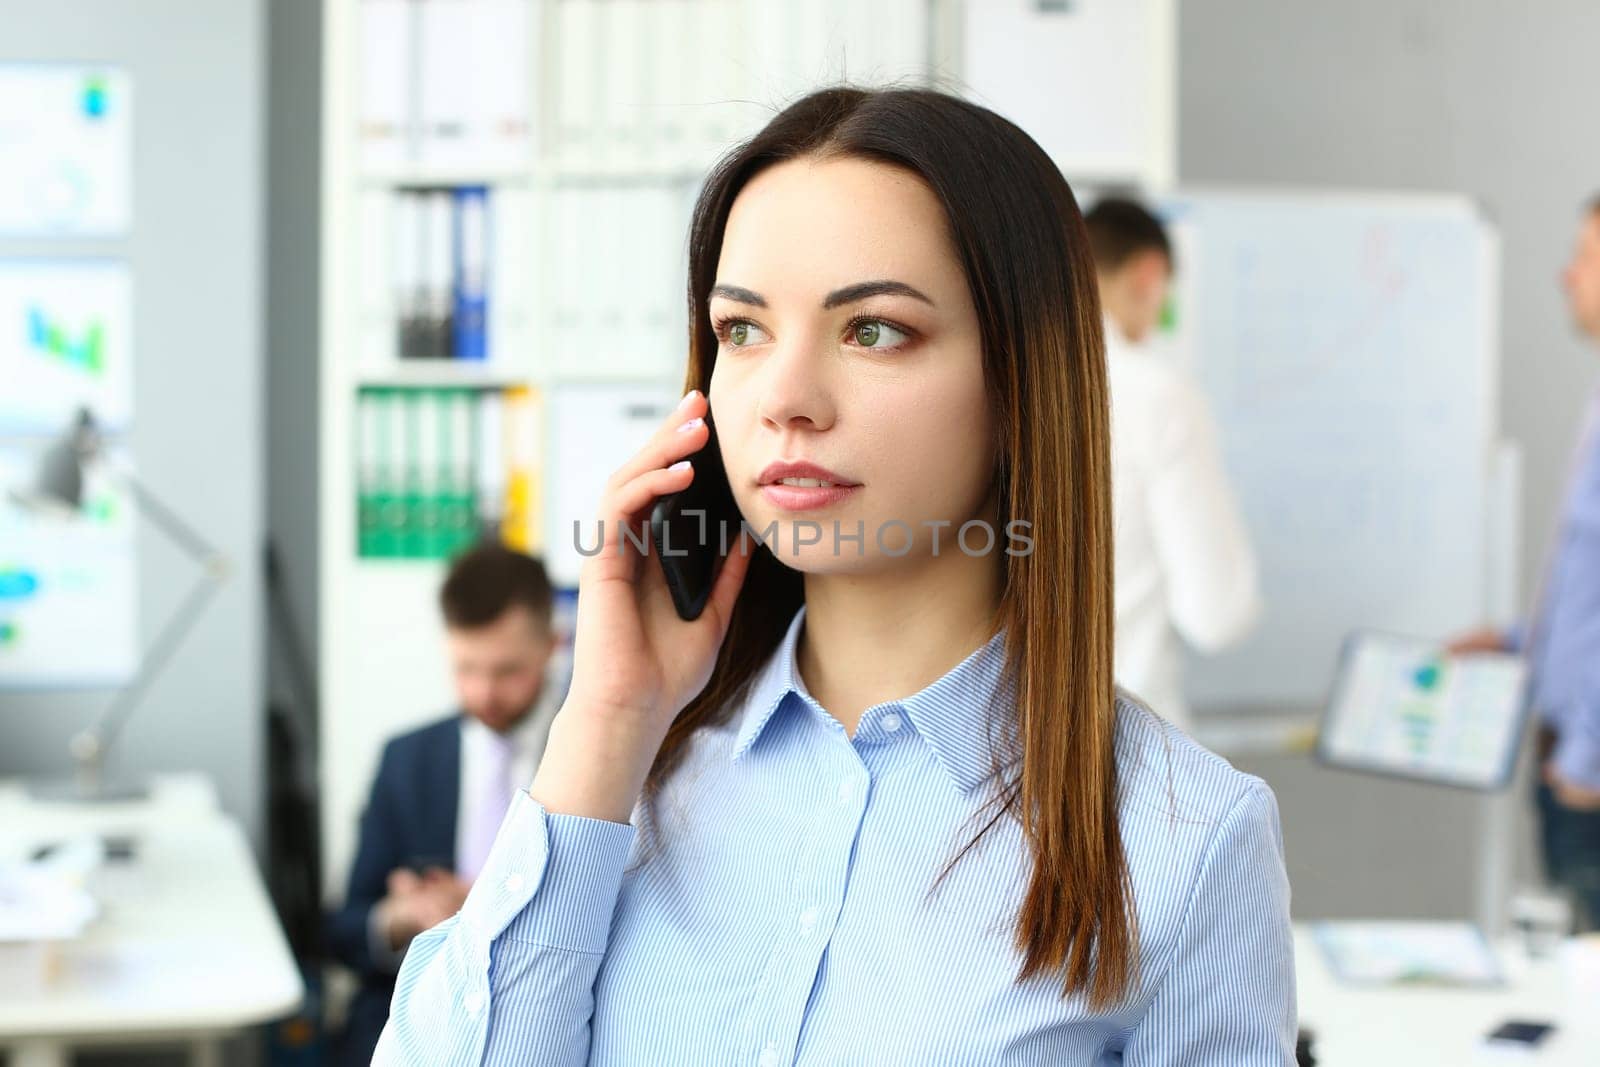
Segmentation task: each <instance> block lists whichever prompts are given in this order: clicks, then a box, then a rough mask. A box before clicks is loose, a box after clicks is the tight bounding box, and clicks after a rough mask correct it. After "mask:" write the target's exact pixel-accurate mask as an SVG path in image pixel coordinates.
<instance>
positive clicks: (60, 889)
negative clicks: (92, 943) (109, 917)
mask: <svg viewBox="0 0 1600 1067" xmlns="http://www.w3.org/2000/svg"><path fill="white" fill-rule="evenodd" d="M104 854H105V849H104V845H103V844H102V843H101V842H100V840H99V838H83V839H78V840H73V841H70V842H66V843H64V844H63V845H62V846H60V847H58V848H54V849H52V850H51V851H50V852H49V854H48V855H46V856H45V857H43V858H41V859H37V860H30V861H26V862H23V861H12V862H0V944H5V943H17V942H35V941H61V940H65V939H67V938H73V937H77V936H78V935H79V934H81V933H82V932H83V930H84V928H85V927H87V926H88V925H89V923H90V922H91V921H92V920H93V919H94V917H95V916H96V915H98V914H99V911H100V907H99V904H98V903H97V902H96V901H95V899H94V897H93V896H91V895H90V893H89V892H88V890H87V889H85V888H84V883H85V882H86V880H87V878H88V876H89V874H90V873H91V872H92V871H93V870H94V869H95V868H96V867H98V866H99V864H100V862H101V860H102V859H103V857H104Z"/></svg>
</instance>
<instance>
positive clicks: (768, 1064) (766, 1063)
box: [756, 1045, 778, 1067]
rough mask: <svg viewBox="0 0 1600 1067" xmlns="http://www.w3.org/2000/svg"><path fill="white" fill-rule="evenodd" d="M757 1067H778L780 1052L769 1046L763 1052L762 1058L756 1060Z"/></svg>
mask: <svg viewBox="0 0 1600 1067" xmlns="http://www.w3.org/2000/svg"><path fill="white" fill-rule="evenodd" d="M756 1065H757V1067H778V1050H777V1049H776V1048H774V1047H773V1046H772V1045H768V1046H767V1047H766V1048H764V1049H762V1050H761V1056H760V1057H759V1058H758V1059H757V1060H756Z"/></svg>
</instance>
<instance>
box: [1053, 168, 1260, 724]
mask: <svg viewBox="0 0 1600 1067" xmlns="http://www.w3.org/2000/svg"><path fill="white" fill-rule="evenodd" d="M1084 220H1085V222H1086V223H1087V225H1088V229H1089V243H1090V246H1091V247H1092V249H1093V251H1094V257H1095V266H1096V269H1097V270H1098V272H1099V276H1100V301H1101V306H1102V308H1103V310H1104V312H1105V333H1106V364H1107V371H1108V381H1109V387H1110V393H1111V466H1112V518H1113V523H1114V549H1115V553H1116V574H1115V590H1116V592H1115V599H1116V662H1115V670H1116V677H1117V682H1118V684H1119V685H1121V686H1122V687H1123V688H1125V689H1127V690H1128V691H1130V692H1131V693H1133V694H1134V695H1135V696H1137V697H1139V698H1140V699H1141V700H1143V701H1144V702H1145V703H1146V704H1148V705H1150V707H1151V708H1152V709H1153V710H1155V711H1156V712H1157V713H1159V714H1161V715H1163V716H1165V717H1166V718H1167V719H1169V720H1170V721H1172V722H1174V723H1176V724H1177V725H1178V726H1181V727H1183V728H1184V729H1188V728H1189V727H1190V720H1189V705H1188V702H1187V701H1186V700H1185V699H1184V693H1183V678H1182V673H1183V649H1182V647H1181V644H1180V640H1181V641H1182V642H1184V643H1187V644H1188V645H1189V646H1190V647H1191V648H1193V649H1195V650H1197V651H1199V652H1202V653H1215V652H1218V651H1221V650H1222V649H1224V648H1226V647H1228V646H1229V645H1231V644H1233V643H1235V642H1237V641H1238V640H1240V639H1241V638H1242V637H1244V636H1245V634H1246V633H1248V632H1249V630H1250V628H1251V627H1252V626H1253V625H1254V624H1255V622H1256V620H1257V618H1258V617H1259V615H1260V612H1261V601H1260V594H1259V590H1258V585H1257V574H1256V561H1255V554H1254V551H1253V550H1252V548H1251V546H1250V538H1249V533H1248V531H1247V530H1246V529H1245V525H1244V521H1243V519H1242V518H1241V516H1240V514H1239V509H1238V505H1237V502H1236V500H1235V497H1234V493H1233V490H1232V488H1231V486H1230V485H1229V482H1228V477H1227V472H1226V470H1225V469H1224V467H1223V462H1222V451H1221V447H1220V444H1219V442H1218V437H1217V429H1216V425H1215V422H1214V420H1213V419H1212V416H1211V410H1210V407H1209V405H1208V404H1207V403H1206V399H1205V396H1204V395H1203V394H1202V393H1201V392H1200V389H1199V387H1198V386H1197V385H1196V384H1195V383H1194V382H1193V381H1192V380H1191V379H1190V378H1189V377H1188V376H1187V375H1185V374H1184V373H1183V372H1182V371H1181V370H1180V369H1179V368H1178V367H1177V366H1176V365H1175V364H1173V363H1172V362H1170V361H1168V360H1165V359H1163V358H1162V357H1161V356H1160V355H1158V354H1156V353H1154V352H1152V351H1150V348H1149V342H1150V340H1151V338H1152V335H1153V334H1154V333H1155V330H1156V326H1157V323H1158V322H1159V321H1160V317H1161V310H1162V308H1163V306H1164V305H1165V303H1166V300H1167V291H1168V287H1169V285H1170V284H1171V280H1172V271H1173V266H1174V264H1173V255H1172V245H1171V242H1170V241H1169V240H1168V237H1167V234H1166V232H1165V230H1164V229H1163V228H1162V225H1161V223H1160V221H1159V220H1158V219H1156V217H1155V216H1154V215H1152V214H1151V213H1150V212H1149V211H1148V210H1146V209H1145V208H1144V207H1142V206H1140V205H1139V204H1137V203H1135V202H1133V201H1131V200H1125V199H1120V198H1112V199H1106V200H1103V201H1101V202H1100V203H1098V204H1096V205H1095V207H1094V209H1093V210H1091V211H1090V212H1089V213H1088V214H1087V215H1086V216H1085V217H1084Z"/></svg>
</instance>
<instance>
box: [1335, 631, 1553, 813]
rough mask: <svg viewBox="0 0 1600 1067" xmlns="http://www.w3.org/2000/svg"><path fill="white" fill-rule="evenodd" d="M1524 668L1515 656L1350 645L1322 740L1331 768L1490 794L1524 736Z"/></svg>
mask: <svg viewBox="0 0 1600 1067" xmlns="http://www.w3.org/2000/svg"><path fill="white" fill-rule="evenodd" d="M1525 678H1526V669H1525V667H1524V665H1523V662H1522V660H1521V659H1520V658H1518V657H1516V656H1509V655H1475V656H1449V655H1446V654H1445V653H1444V652H1443V651H1442V650H1441V649H1440V648H1439V646H1438V645H1437V644H1435V643H1434V642H1431V641H1427V640H1422V639H1418V638H1408V637H1398V636H1393V635H1388V634H1378V633H1359V634H1356V635H1354V636H1352V637H1351V638H1350V639H1349V641H1348V642H1347V643H1346V646H1345V652H1344V656H1343V658H1342V660H1341V663H1340V668H1339V676H1338V679H1337V681H1336V683H1335V685H1334V691H1333V697H1332V699H1331V700H1330V701H1329V704H1328V708H1327V712H1326V716H1325V718H1324V720H1323V725H1322V732H1321V736H1320V738H1319V740H1318V750H1317V751H1318V755H1319V757H1320V758H1321V759H1322V760H1323V762H1325V763H1330V764H1336V765H1339V766H1346V767H1353V768H1356V769H1361V770H1371V771H1379V772H1384V773H1389V774H1398V775H1403V776H1405V777H1410V778H1421V779H1426V780H1429V781H1436V782H1442V783H1446V784H1449V785H1458V786H1466V787H1470V788H1476V789H1489V788H1494V787H1497V786H1499V785H1501V784H1503V783H1504V782H1505V780H1506V778H1507V777H1508V776H1509V774H1510V770H1511V767H1512V764H1513V763H1514V762H1515V758H1516V747H1517V741H1518V738H1519V737H1520V735H1521V723H1522V708H1523V683H1524V681H1525Z"/></svg>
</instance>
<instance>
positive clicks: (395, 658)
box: [317, 0, 959, 898]
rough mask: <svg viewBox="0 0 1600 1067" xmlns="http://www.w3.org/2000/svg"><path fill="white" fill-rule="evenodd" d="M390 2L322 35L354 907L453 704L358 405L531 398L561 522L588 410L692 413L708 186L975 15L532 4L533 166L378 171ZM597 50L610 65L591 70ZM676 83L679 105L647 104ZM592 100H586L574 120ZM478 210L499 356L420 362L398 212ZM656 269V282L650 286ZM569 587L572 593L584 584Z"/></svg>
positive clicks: (333, 876) (329, 564) (332, 545)
mask: <svg viewBox="0 0 1600 1067" xmlns="http://www.w3.org/2000/svg"><path fill="white" fill-rule="evenodd" d="M382 2H384V0H329V2H328V3H327V4H326V5H325V11H324V20H325V21H324V42H325V52H324V93H325V100H324V114H323V122H324V128H323V132H322V137H323V188H322V242H321V243H322V255H321V288H322V309H323V312H322V314H323V319H322V326H321V330H322V336H321V353H320V360H319V366H320V383H319V384H320V397H321V399H320V408H321V410H320V413H319V414H320V427H321V442H322V444H321V452H322V459H321V463H320V469H319V471H318V474H317V477H318V478H319V510H320V519H319V523H320V530H319V546H320V557H321V560H320V562H321V568H320V574H321V604H320V612H321V616H320V622H321V652H322V656H321V662H322V674H323V694H322V708H323V713H322V714H323V721H322V724H321V736H320V752H321V779H322V785H323V799H324V802H323V832H324V843H325V844H324V849H325V853H324V854H325V858H326V863H325V869H326V871H327V879H326V884H325V890H326V892H327V893H328V895H329V896H330V898H332V897H337V896H338V894H340V893H341V892H342V886H343V880H344V877H345V872H346V870H347V868H348V863H349V859H350V857H351V855H352V853H353V849H354V844H355V832H356V825H357V820H358V817H359V814H360V811H361V808H362V806H363V804H364V803H365V797H366V790H367V789H368V787H369V784H370V781H371V775H372V773H373V770H374V768H375V766H376V760H377V757H378V755H379V753H380V752H381V750H382V745H383V742H384V741H385V740H386V739H387V738H389V737H391V736H393V735H395V734H396V733H399V732H401V731H403V730H405V729H408V728H410V727H412V726H414V725H416V724H419V723H420V722H423V721H427V720H428V719H431V718H433V717H436V716H438V715H440V714H443V713H444V712H445V711H446V709H448V708H449V707H450V706H451V703H452V697H451V692H450V686H449V679H448V677H447V675H446V668H445V663H444V657H443V651H442V640H443V631H442V627H441V624H440V622H439V621H438V618H437V612H436V609H435V606H434V605H435V603H436V596H437V588H438V583H439V581H440V579H441V578H442V574H443V570H444V567H445V563H444V562H443V561H442V560H431V559H402V558H395V559H371V558H362V557H360V556H359V555H358V554H357V537H358V531H357V515H356V512H357V508H356V497H357V488H358V487H357V471H356V466H355V464H356V459H355V457H356V452H357V448H358V444H359V434H360V425H359V422H358V419H357V417H356V401H357V397H358V394H359V393H360V392H361V391H362V390H364V389H409V388H417V389H452V390H453V389H468V390H504V389H515V388H526V389H531V390H534V391H535V393H534V395H535V396H536V397H537V398H538V400H539V401H540V402H541V415H540V418H539V424H540V429H539V430H538V432H537V436H538V439H539V440H538V444H539V451H540V454H541V457H542V472H541V473H542V477H540V478H539V479H538V481H537V484H538V487H539V491H540V492H541V494H542V496H543V498H544V499H542V500H541V501H540V503H541V504H544V505H548V499H549V496H550V494H551V493H552V492H553V491H554V487H556V485H557V483H558V480H559V479H560V478H561V477H562V476H563V473H564V472H571V471H573V470H583V469H587V466H586V465H592V464H593V462H594V460H593V457H592V456H591V455H590V454H589V452H590V449H589V448H588V447H587V443H585V442H583V441H573V440H571V439H570V437H568V439H562V438H563V435H565V434H570V432H571V428H570V427H571V424H572V423H573V422H574V421H578V422H581V421H582V410H583V403H585V402H588V401H587V400H586V399H585V396H586V395H587V394H585V391H588V393H590V394H594V395H595V396H599V395H605V396H611V395H613V393H612V392H611V391H616V390H624V391H626V393H627V395H629V396H635V397H646V398H647V397H654V398H657V399H658V401H659V403H661V404H666V405H670V404H671V403H674V402H675V401H676V399H677V395H678V391H679V386H680V384H681V381H682V373H683V366H682V360H683V351H684V348H685V345H686V336H687V323H686V322H685V321H684V320H683V311H682V305H683V300H682V292H683V285H684V269H685V266H686V263H685V260H686V256H685V248H686V237H687V225H688V218H689V213H690V210H691V208H692V204H693V197H694V195H695V194H696V193H697V192H698V189H699V185H700V182H701V180H702V178H703V176H704V174H705V172H706V170H707V168H708V167H709V166H710V164H711V163H713V162H714V161H715V160H716V158H717V157H718V156H719V155H721V153H722V152H723V151H725V150H726V149H727V148H728V147H730V146H731V145H732V144H734V143H735V142H736V141H737V140H739V139H741V138H742V137H744V136H748V135H749V134H750V133H752V132H754V130H756V129H757V128H759V126H760V124H761V122H762V121H764V119H765V117H767V116H768V115H770V114H771V108H775V107H777V106H781V104H782V103H783V102H786V101H787V100H789V99H792V98H793V97H795V96H797V95H800V94H801V93H802V92H804V91H805V90H806V89H808V88H809V87H811V86H813V85H818V84H825V83H828V82H832V81H837V80H839V79H840V78H841V77H848V78H850V79H851V80H856V81H862V82H868V83H878V82H883V81H889V80H909V81H912V82H915V83H925V82H926V81H927V80H928V75H929V73H930V72H934V71H937V72H938V73H939V74H940V75H941V76H943V75H949V74H951V73H952V72H953V70H954V66H955V64H954V56H955V47H954V39H953V34H954V32H955V30H956V28H957V26H958V23H959V11H958V10H957V8H958V5H957V4H956V2H955V0H849V2H846V0H487V2H488V3H490V4H500V5H502V6H504V5H506V4H508V3H517V2H520V3H521V6H522V7H523V9H524V11H525V12H526V14H527V16H528V17H527V18H526V28H527V29H526V32H527V36H526V37H525V38H524V39H523V40H522V41H520V43H518V44H517V45H516V47H517V48H520V49H521V50H523V51H525V52H526V54H527V56H529V57H530V60H531V61H530V63H529V66H530V69H529V70H528V71H527V72H526V78H525V79H523V84H525V87H526V92H527V94H528V97H527V109H526V110H527V113H528V114H529V115H530V116H531V117H532V125H533V129H532V131H531V134H532V136H531V138H530V141H531V143H530V150H529V152H528V153H527V156H526V159H525V160H524V161H523V162H521V163H520V164H517V165H508V164H507V162H506V161H505V160H504V159H496V160H495V161H493V162H492V163H491V164H486V165H481V166H477V165H463V163H462V161H461V160H459V159H451V160H449V161H448V162H444V163H429V162H416V163H408V162H405V161H397V160H395V159H392V158H391V159H382V160H377V161H373V160H371V159H369V158H364V156H363V152H362V141H361V133H360V129H359V127H360V121H361V117H362V105H363V92H364V91H369V90H367V88H366V86H365V83H364V81H363V75H364V70H363V26H364V18H365V17H366V16H367V15H368V14H369V11H368V8H369V5H372V4H374V3H382ZM390 2H393V0H390ZM412 2H413V5H415V4H418V3H420V5H421V6H423V7H426V6H427V5H430V4H438V3H452V4H457V5H464V4H473V3H484V2H486V0H412ZM391 13H392V12H391ZM586 42H587V43H588V44H590V45H596V46H600V47H598V48H597V49H596V50H595V51H591V52H588V54H584V51H585V50H584V49H583V48H582V47H581V46H583V45H584V44H585V43H586ZM719 57H720V58H719ZM384 60H385V61H388V62H393V61H394V59H393V57H392V56H388V57H384ZM674 72H676V78H677V81H676V82H675V83H674V84H675V86H676V88H675V89H671V91H666V92H660V91H651V90H650V87H649V86H648V85H647V84H645V82H646V81H647V80H648V79H652V78H654V79H657V80H658V81H660V80H662V79H672V78H674V76H675V75H674ZM581 94H587V96H586V97H584V98H583V99H581V100H578V101H577V102H576V103H575V102H574V97H576V96H579V95H581ZM769 103H770V107H769V106H768V104H769ZM458 186H481V187H484V188H487V189H488V190H489V195H490V198H491V212H492V216H491V217H492V218H493V220H494V232H495V245H494V248H493V251H492V252H491V253H490V257H489V274H490V278H491V281H490V296H489V300H490V311H489V316H490V320H491V322H490V327H489V335H490V352H489V356H488V358H487V359H486V360H484V361H483V362H471V361H465V360H402V359H400V358H398V356H397V355H396V354H395V351H394V348H395V344H394V337H395V329H394V325H393V324H394V321H395V312H396V309H395V302H394V300H393V298H392V297H393V290H392V286H391V285H390V276H391V272H392V269H393V268H392V264H393V261H394V249H393V248H392V247H390V241H389V234H388V233H387V231H386V229H385V226H386V224H385V223H384V222H383V221H382V219H383V217H384V212H385V203H386V200H387V198H389V197H390V196H391V195H392V194H393V193H394V192H396V191H398V190H402V189H426V188H441V187H443V188H449V187H458ZM619 214H620V215H621V216H622V220H621V221H619V220H618V219H617V216H618V215H619ZM607 234H609V235H610V237H609V240H611V241H612V244H613V245H614V246H615V247H614V251H613V255H612V259H611V263H612V264H613V266H614V268H615V269H614V270H613V271H611V272H608V274H606V275H604V276H600V275H599V273H598V272H599V268H600V267H602V266H603V265H604V264H605V262H606V260H605V255H604V253H603V252H602V253H599V254H591V255H588V256H587V257H586V258H584V260H583V261H582V262H579V263H578V264H577V265H576V266H574V264H573V262H572V261H571V257H570V256H569V252H570V250H571V249H572V248H573V247H576V246H581V245H583V244H585V243H587V242H591V241H593V240H595V239H596V238H601V239H602V242H601V243H602V244H603V243H604V240H605V239H607V238H606V235H607ZM574 242H577V245H576V246H575V244H574ZM646 261H648V263H649V264H650V268H649V269H648V270H645V269H642V268H641V264H643V263H645V262H646ZM602 281H604V282H605V283H606V284H607V285H608V286H611V287H613V288H618V289H621V290H622V292H623V294H624V301H622V302H619V304H618V305H617V307H616V309H615V310H616V312H617V313H616V314H609V313H608V315H609V317H608V315H600V316H591V320H592V321H586V320H585V319H584V317H583V316H582V315H579V316H578V317H577V319H576V320H574V317H573V314H572V308H570V307H567V306H564V305H563V303H562V301H563V300H565V299H569V298H572V297H573V295H574V293H575V292H577V291H578V288H581V287H582V286H583V285H584V284H585V283H589V284H593V285H595V286H598V285H599V284H600V283H601V282H602ZM646 285H648V286H651V290H650V293H649V294H645V293H642V292H641V293H639V298H640V299H638V300H635V299H634V290H637V289H640V288H642V287H644V286H646ZM575 287H577V288H575ZM663 287H664V288H665V290H666V291H664V292H663V291H661V290H662V289H663ZM634 306H644V307H648V308H653V309H655V310H654V311H653V312H652V313H651V314H649V315H635V316H633V319H632V320H629V318H628V316H627V315H625V314H622V313H621V312H622V311H623V310H624V309H625V308H631V307H634ZM587 310H589V311H593V310H594V309H593V308H592V307H587ZM619 323H629V324H628V325H626V326H622V327H619ZM589 325H593V326H595V327H598V328H599V329H603V330H606V331H616V330H618V329H619V328H620V329H622V332H623V333H624V335H625V342H624V344H623V345H614V346H608V347H610V348H613V349H616V348H621V349H623V350H622V351H620V352H618V351H610V352H602V351H597V348H598V347H599V346H595V345H592V344H591V343H590V342H591V341H592V336H591V334H590V333H586V329H587V327H588V326H589ZM579 394H585V396H580V395H579ZM568 397H576V398H577V399H576V401H575V402H574V404H573V405H572V407H573V413H572V414H571V415H570V416H569V417H566V418H564V417H563V415H562V413H561V411H559V410H557V408H558V405H559V404H560V403H561V402H562V401H563V400H564V399H566V398H568ZM663 410H664V409H663ZM653 421H654V420H653V419H652V420H651V422H652V423H653ZM560 427H567V429H566V430H562V429H559V428H560ZM613 447H614V445H613ZM567 476H568V477H569V478H570V477H571V476H572V475H571V474H570V473H568V474H567ZM553 569H554V568H553ZM554 576H555V577H556V578H557V581H558V585H565V584H570V580H565V581H564V580H563V579H564V576H563V575H559V574H557V575H554ZM569 603H570V601H569Z"/></svg>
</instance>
